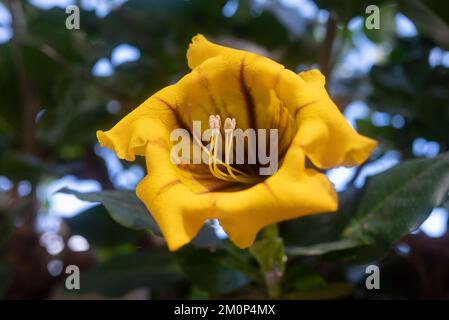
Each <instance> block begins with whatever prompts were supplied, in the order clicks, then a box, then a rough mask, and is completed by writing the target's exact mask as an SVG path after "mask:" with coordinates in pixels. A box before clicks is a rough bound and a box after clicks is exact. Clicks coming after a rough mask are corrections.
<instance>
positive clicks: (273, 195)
mask: <svg viewBox="0 0 449 320" xmlns="http://www.w3.org/2000/svg"><path fill="white" fill-rule="evenodd" d="M262 185H263V186H264V187H265V189H267V191H268V192H269V193H270V195H271V196H272V197H273V199H274V200H275V201H276V202H279V199H278V197H277V196H276V194H275V193H274V192H273V189H271V187H270V185H269V184H268V182H267V181H266V180H265V181H263V182H262Z"/></svg>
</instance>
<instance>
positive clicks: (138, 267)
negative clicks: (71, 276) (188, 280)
mask: <svg viewBox="0 0 449 320" xmlns="http://www.w3.org/2000/svg"><path fill="white" fill-rule="evenodd" d="M182 278H183V276H182V273H181V272H180V269H179V267H178V266H177V265H176V263H175V261H174V259H173V256H172V255H171V254H170V253H169V252H167V251H163V250H155V249H153V250H152V251H147V252H134V253H131V254H124V255H118V256H114V257H112V258H110V259H109V260H107V261H105V262H103V263H100V264H98V265H97V266H95V267H93V268H92V269H89V270H87V271H84V272H81V279H80V290H76V292H75V293H76V294H78V293H80V294H82V293H87V292H98V293H101V294H103V295H105V296H108V297H118V296H121V295H124V294H126V293H127V292H129V291H131V290H134V289H139V288H148V289H150V290H151V292H154V291H156V292H163V291H168V290H171V289H172V288H173V286H174V285H175V284H176V283H177V282H178V281H179V280H181V279H182ZM70 292H71V291H70Z"/></svg>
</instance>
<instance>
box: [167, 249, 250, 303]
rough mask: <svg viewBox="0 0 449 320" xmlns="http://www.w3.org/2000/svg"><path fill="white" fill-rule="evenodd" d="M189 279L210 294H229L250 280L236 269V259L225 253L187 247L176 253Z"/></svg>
mask: <svg viewBox="0 0 449 320" xmlns="http://www.w3.org/2000/svg"><path fill="white" fill-rule="evenodd" d="M175 256H176V259H177V261H178V264H179V265H180V266H181V268H182V270H183V271H184V273H185V274H186V275H187V277H188V278H189V279H190V280H191V281H192V282H193V283H194V284H195V285H196V286H197V287H198V288H200V289H201V290H204V291H206V292H208V293H210V294H213V295H217V294H229V293H231V292H233V291H235V290H237V289H240V288H242V287H244V286H246V285H247V284H248V283H249V281H250V279H249V278H248V277H247V276H246V275H245V274H244V273H243V272H241V271H240V270H238V269H236V268H235V262H234V258H233V257H232V256H231V255H229V254H228V253H226V252H224V251H221V250H219V251H209V250H205V249H198V248H195V247H193V246H185V247H183V248H181V249H180V250H178V251H176V252H175Z"/></svg>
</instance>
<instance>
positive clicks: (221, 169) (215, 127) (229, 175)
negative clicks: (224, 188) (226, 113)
mask: <svg viewBox="0 0 449 320" xmlns="http://www.w3.org/2000/svg"><path fill="white" fill-rule="evenodd" d="M209 126H210V129H211V140H210V149H209V151H208V153H209V170H210V172H211V173H212V175H213V176H214V177H216V178H218V179H220V180H224V181H228V182H240V183H247V184H254V183H257V182H258V181H259V180H260V179H259V178H258V177H254V176H250V175H248V174H246V173H245V172H243V171H240V170H238V169H236V168H234V167H232V166H231V160H232V155H233V138H234V130H235V127H236V120H235V118H232V119H231V118H226V119H225V121H224V125H223V129H224V133H225V142H224V144H225V148H224V150H225V159H224V162H223V161H221V160H220V159H219V154H218V151H219V142H221V133H220V127H221V118H220V116H219V115H215V116H214V115H210V116H209Z"/></svg>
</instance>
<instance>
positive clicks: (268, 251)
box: [249, 225, 287, 298]
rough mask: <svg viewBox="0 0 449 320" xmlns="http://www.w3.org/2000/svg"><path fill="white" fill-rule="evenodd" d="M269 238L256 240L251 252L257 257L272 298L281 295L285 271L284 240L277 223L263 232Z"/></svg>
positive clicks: (250, 249)
mask: <svg viewBox="0 0 449 320" xmlns="http://www.w3.org/2000/svg"><path fill="white" fill-rule="evenodd" d="M263 233H264V234H265V235H266V236H268V238H266V239H262V240H259V241H256V242H255V243H254V244H253V245H252V246H251V247H250V248H249V252H250V253H251V254H252V255H253V256H254V258H256V260H257V262H258V263H259V266H260V271H261V273H262V275H263V278H264V280H265V284H266V286H267V290H268V294H269V296H270V297H271V298H279V297H280V295H281V279H282V276H283V275H284V272H285V261H286V260H287V257H286V256H285V248H284V240H283V239H282V238H281V237H278V228H277V225H271V226H269V227H267V228H265V229H264V232H263Z"/></svg>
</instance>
